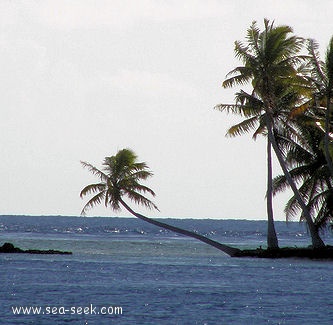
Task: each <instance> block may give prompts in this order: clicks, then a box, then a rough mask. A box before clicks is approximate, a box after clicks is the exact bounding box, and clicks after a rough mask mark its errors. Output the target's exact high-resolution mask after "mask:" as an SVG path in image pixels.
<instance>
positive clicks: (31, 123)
mask: <svg viewBox="0 0 333 325" xmlns="http://www.w3.org/2000/svg"><path fill="white" fill-rule="evenodd" d="M332 12H333V2H332V1H329V0H327V1H320V5H316V4H314V2H313V1H307V0H303V1H301V0H300V1H296V0H288V1H267V0H263V1H259V0H253V1H244V0H243V1H240V0H233V1H227V0H224V1H223V0H220V1H209V0H208V1H207V0H205V1H204V0H202V1H195V0H193V1H186V0H185V1H184V0H183V1H172V0H170V1H162V0H155V1H149V0H144V1H124V0H120V1H111V0H110V1H87V0H78V1H70V0H68V1H59V0H57V1H44V0H43V1H15V0H8V1H6V0H2V1H1V2H0V26H1V30H0V44H1V46H0V62H1V74H0V83H1V86H0V89H1V96H0V102H1V105H0V110H1V119H0V148H1V160H0V180H1V183H0V214H33V215H39V214H42V215H49V214H52V215H58V214H60V215H79V213H80V211H81V209H82V207H83V205H84V202H85V201H82V200H81V199H80V198H79V193H80V191H81V189H82V188H83V186H85V185H87V184H88V183H90V182H93V181H94V178H93V177H92V176H91V175H89V173H88V171H87V170H84V169H82V168H81V165H80V160H84V161H88V162H91V163H93V164H95V165H97V166H101V162H102V161H103V159H104V157H105V156H111V155H114V154H115V153H116V152H117V151H118V150H119V149H122V148H125V147H128V148H131V149H133V150H134V151H135V152H136V153H137V154H138V156H139V159H140V160H141V161H146V162H147V163H148V165H149V166H150V168H151V169H152V170H153V172H154V177H153V178H152V179H151V180H150V181H149V184H148V185H149V186H150V187H152V188H153V189H154V190H155V192H156V194H157V196H156V198H155V200H154V201H155V203H156V204H157V205H158V206H159V208H160V210H161V212H160V213H158V212H153V211H150V212H148V211H145V210H143V209H138V210H139V211H142V212H145V213H148V215H150V216H153V217H177V218H181V217H186V218H219V219H229V218H241V219H245V218H246V219H265V218H266V212H265V198H264V196H265V187H266V156H265V150H266V148H265V141H264V140H263V139H259V140H257V141H256V142H254V141H253V140H252V139H251V137H250V136H243V137H239V138H234V139H230V138H225V136H224V135H225V133H226V130H227V128H228V127H229V126H231V125H232V124H234V123H235V122H237V121H238V119H237V118H236V117H232V116H227V115H225V114H223V113H220V112H217V111H215V110H214V109H213V107H214V105H216V104H218V103H221V102H223V103H228V102H233V98H234V93H235V92H236V91H237V90H238V88H235V89H232V90H224V89H222V88H221V82H222V81H223V80H224V78H225V75H226V74H227V72H229V71H230V70H232V69H233V68H234V67H235V66H236V65H238V61H236V59H235V58H234V53H233V47H234V45H233V44H234V41H235V40H243V39H244V38H245V35H246V30H247V28H248V27H249V26H250V24H251V22H252V21H253V20H257V21H258V23H259V25H260V27H261V28H262V26H263V19H264V18H268V19H270V20H275V22H276V24H288V25H290V26H292V27H293V28H294V31H295V33H296V34H297V35H299V36H303V37H311V38H315V39H316V40H317V41H318V42H319V43H320V46H321V49H322V51H323V52H324V50H325V48H326V46H327V44H328V41H329V38H330V37H331V36H332V35H333V20H332ZM279 172H280V171H279V169H278V168H276V170H275V173H279ZM285 199H286V196H280V197H279V198H278V199H277V200H276V203H275V207H276V209H275V210H276V211H275V218H276V219H280V220H283V219H284V216H283V213H282V211H283V205H284V202H285ZM89 215H101V216H110V215H114V213H113V212H112V211H110V210H107V209H105V208H104V207H101V208H96V209H94V210H91V212H90V214H89ZM120 215H128V214H127V213H126V212H122V213H120Z"/></svg>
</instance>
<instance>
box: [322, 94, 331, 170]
mask: <svg viewBox="0 0 333 325" xmlns="http://www.w3.org/2000/svg"><path fill="white" fill-rule="evenodd" d="M326 106H327V107H326V114H325V138H324V143H325V157H326V161H327V166H328V169H329V171H330V173H331V176H332V177H333V163H332V157H331V153H330V149H329V147H330V119H331V91H330V90H329V91H328V94H327V105H326Z"/></svg>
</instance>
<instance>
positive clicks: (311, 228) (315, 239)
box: [267, 117, 325, 248]
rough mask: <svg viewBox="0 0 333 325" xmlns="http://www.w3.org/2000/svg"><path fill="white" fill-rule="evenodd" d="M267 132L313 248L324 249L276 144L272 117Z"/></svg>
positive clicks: (268, 119)
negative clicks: (300, 210) (305, 225)
mask: <svg viewBox="0 0 333 325" xmlns="http://www.w3.org/2000/svg"><path fill="white" fill-rule="evenodd" d="M267 130H268V138H269V140H270V141H271V143H272V146H273V149H274V152H275V154H276V157H277V159H278V161H279V164H280V166H281V168H282V170H283V173H284V175H285V176H286V179H287V181H288V183H289V185H290V187H291V189H292V191H293V193H294V195H295V197H296V200H297V201H298V203H299V205H300V206H301V209H302V211H303V215H304V218H305V220H306V222H307V224H308V228H309V231H310V235H311V240H312V246H313V248H320V247H324V246H325V244H324V242H323V240H322V239H321V238H320V236H319V231H318V228H317V227H316V226H315V224H314V222H313V220H312V218H311V215H310V212H309V209H308V208H307V206H306V204H305V203H304V200H303V198H302V197H301V194H300V193H299V191H298V189H297V186H296V184H295V182H294V181H293V179H292V177H291V176H290V173H289V171H288V169H287V167H286V164H285V162H284V159H283V157H282V154H281V151H280V149H279V147H278V145H277V143H276V140H275V137H274V134H273V130H272V122H271V119H270V117H267Z"/></svg>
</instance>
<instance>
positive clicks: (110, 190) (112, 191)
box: [80, 149, 240, 256]
mask: <svg viewBox="0 0 333 325" xmlns="http://www.w3.org/2000/svg"><path fill="white" fill-rule="evenodd" d="M81 164H82V166H83V167H84V168H87V169H88V170H89V171H90V172H91V173H92V174H93V175H95V176H97V177H98V178H99V182H98V183H94V184H90V185H87V186H86V187H84V188H83V190H82V191H81V193H80V196H81V198H83V197H84V196H86V195H90V194H93V196H92V198H90V199H89V200H88V202H87V203H86V204H85V205H84V207H83V209H82V211H81V215H85V214H86V212H87V211H88V210H89V209H90V208H92V207H94V206H96V205H99V204H102V203H104V204H105V206H106V207H110V208H111V209H112V210H114V211H118V210H120V209H121V207H123V208H125V209H126V210H127V211H128V212H130V213H131V214H132V215H134V216H135V217H137V218H139V219H141V220H143V221H146V222H148V223H150V224H153V225H155V226H158V227H161V228H165V229H168V230H171V231H173V232H176V233H179V234H182V235H185V236H189V237H192V238H195V239H198V240H200V241H202V242H204V243H206V244H208V245H211V246H213V247H216V248H218V249H220V250H221V251H223V252H225V253H226V254H228V255H230V256H235V255H236V254H237V253H239V252H240V250H239V249H237V248H234V247H230V246H228V245H224V244H221V243H219V242H216V241H214V240H212V239H210V238H207V237H205V236H202V235H200V234H197V233H195V232H192V231H188V230H184V229H181V228H178V227H175V226H171V225H168V224H166V223H164V222H160V221H157V220H154V219H150V218H148V217H145V216H143V215H141V214H139V213H137V212H135V211H134V210H133V209H132V208H131V207H130V206H129V205H128V204H127V203H126V202H125V200H124V197H127V198H128V199H129V200H130V201H133V202H134V203H137V204H140V205H143V206H144V207H146V208H149V209H157V210H158V208H157V206H156V205H155V204H154V203H153V202H152V201H151V200H150V199H148V198H147V197H145V196H144V195H145V194H146V193H148V194H151V195H152V196H155V193H154V191H153V190H151V189H150V188H149V187H147V186H145V185H142V184H140V181H141V180H146V179H148V178H149V177H151V176H152V175H153V174H152V172H151V171H150V170H149V169H148V166H147V164H146V163H144V162H138V161H137V156H136V155H135V153H134V152H133V151H132V150H130V149H123V150H120V151H118V153H117V154H116V155H115V156H111V157H106V158H105V159H104V162H103V168H102V169H98V168H96V167H95V166H93V165H91V164H89V163H87V162H83V161H82V162H81Z"/></svg>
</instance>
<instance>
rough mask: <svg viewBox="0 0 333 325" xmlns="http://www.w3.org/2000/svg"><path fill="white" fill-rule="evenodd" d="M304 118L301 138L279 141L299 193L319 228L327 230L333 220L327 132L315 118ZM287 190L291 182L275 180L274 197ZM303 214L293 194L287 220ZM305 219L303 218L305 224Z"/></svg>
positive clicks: (286, 210) (299, 127)
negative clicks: (326, 143)
mask: <svg viewBox="0 0 333 325" xmlns="http://www.w3.org/2000/svg"><path fill="white" fill-rule="evenodd" d="M300 119H301V120H302V121H301V123H300V124H299V126H298V132H299V139H298V140H296V139H290V138H287V137H283V138H281V139H278V142H279V146H281V147H282V148H284V150H283V151H284V152H285V160H286V163H287V165H288V169H289V170H290V175H291V177H292V178H293V180H294V182H295V183H297V184H299V191H300V193H301V194H302V197H304V198H305V199H306V205H307V207H308V209H309V211H310V213H311V215H312V218H313V220H314V223H315V226H316V227H317V228H318V229H324V228H326V226H327V225H329V224H331V223H332V221H333V196H332V186H333V184H332V176H331V174H330V171H329V168H328V164H327V159H326V155H325V150H324V145H323V142H324V141H323V138H324V132H323V130H322V129H321V128H319V127H318V125H317V124H316V123H314V122H313V118H312V117H310V118H309V116H301V117H300ZM311 120H312V121H311ZM300 139H301V141H300ZM287 187H289V183H288V182H287V180H286V177H285V175H279V176H277V177H275V178H274V194H276V193H278V192H281V191H283V190H284V189H286V188H287ZM300 212H301V208H300V205H299V203H298V201H297V200H296V198H295V195H293V196H292V197H291V198H290V200H289V201H288V202H287V204H286V207H285V213H286V218H287V220H290V219H292V218H294V217H297V216H299V213H300ZM303 219H304V218H303V216H302V215H301V221H303Z"/></svg>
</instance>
